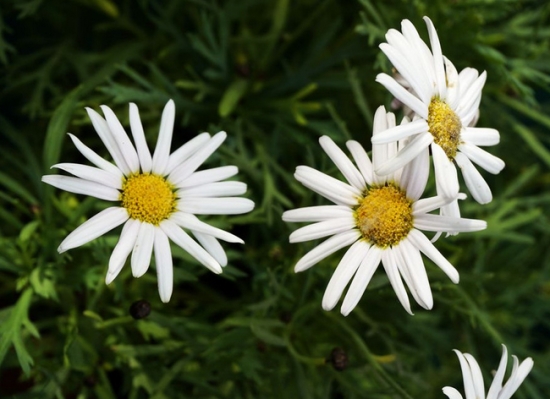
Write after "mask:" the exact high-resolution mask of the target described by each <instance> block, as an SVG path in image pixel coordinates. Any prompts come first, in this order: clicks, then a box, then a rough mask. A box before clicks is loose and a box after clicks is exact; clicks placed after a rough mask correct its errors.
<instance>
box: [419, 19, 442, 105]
mask: <svg viewBox="0 0 550 399" xmlns="http://www.w3.org/2000/svg"><path fill="white" fill-rule="evenodd" d="M424 22H426V26H427V27H428V35H429V36H430V45H431V47H432V54H433V60H434V71H435V79H436V82H437V90H438V93H439V97H440V98H446V97H447V82H446V79H445V70H444V69H443V54H442V52H441V44H440V43H439V37H438V36H437V32H436V31H435V27H434V25H433V23H432V20H431V19H430V18H428V17H424Z"/></svg>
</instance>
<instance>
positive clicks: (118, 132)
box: [101, 105, 139, 173]
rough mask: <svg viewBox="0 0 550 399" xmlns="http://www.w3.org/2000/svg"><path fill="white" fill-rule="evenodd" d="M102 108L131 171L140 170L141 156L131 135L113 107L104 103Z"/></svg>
mask: <svg viewBox="0 0 550 399" xmlns="http://www.w3.org/2000/svg"><path fill="white" fill-rule="evenodd" d="M101 109H102V110H103V115H105V120H106V121H107V125H108V126H109V130H110V131H111V134H112V136H113V138H114V140H115V142H116V144H117V146H118V148H119V149H120V152H121V153H122V156H123V158H124V160H125V161H126V165H128V167H129V168H130V172H131V173H137V172H139V158H138V155H137V152H136V149H135V148H134V145H133V144H132V142H131V141H130V137H128V135H127V134H126V131H125V130H124V128H123V127H122V125H121V124H120V121H119V120H118V118H117V117H116V115H115V113H114V112H113V111H112V110H111V108H109V107H107V106H106V105H102V106H101Z"/></svg>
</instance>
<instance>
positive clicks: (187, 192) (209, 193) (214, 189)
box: [176, 181, 246, 198]
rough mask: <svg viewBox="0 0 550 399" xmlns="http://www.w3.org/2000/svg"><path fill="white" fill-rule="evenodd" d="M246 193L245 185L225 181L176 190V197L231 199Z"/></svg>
mask: <svg viewBox="0 0 550 399" xmlns="http://www.w3.org/2000/svg"><path fill="white" fill-rule="evenodd" d="M245 192H246V183H241V182H239V181H226V182H217V183H209V184H203V185H201V186H195V187H191V188H183V189H181V190H178V191H177V193H176V195H177V196H178V197H180V198H190V197H231V196H236V195H242V194H244V193H245Z"/></svg>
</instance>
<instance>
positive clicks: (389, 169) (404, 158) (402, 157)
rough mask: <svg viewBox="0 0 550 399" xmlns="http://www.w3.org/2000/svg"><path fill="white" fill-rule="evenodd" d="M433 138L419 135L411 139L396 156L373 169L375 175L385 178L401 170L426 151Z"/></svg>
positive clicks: (425, 134) (429, 135) (428, 134)
mask: <svg viewBox="0 0 550 399" xmlns="http://www.w3.org/2000/svg"><path fill="white" fill-rule="evenodd" d="M433 141H434V137H433V136H432V135H431V134H430V133H424V134H419V135H418V136H416V137H415V138H414V139H412V140H411V141H410V142H409V143H408V144H407V145H406V146H405V148H403V149H402V150H401V151H399V152H398V153H397V155H396V156H395V157H393V158H391V159H388V160H387V161H386V162H384V163H383V164H382V165H380V166H379V167H378V168H376V169H375V173H376V174H377V175H381V176H385V175H388V174H390V173H393V172H395V171H397V170H399V169H402V168H403V167H404V166H405V165H407V164H408V163H410V162H411V161H412V160H413V159H415V158H416V157H417V156H418V155H420V154H421V153H422V152H423V151H425V150H427V149H428V147H429V146H430V144H431V143H433Z"/></svg>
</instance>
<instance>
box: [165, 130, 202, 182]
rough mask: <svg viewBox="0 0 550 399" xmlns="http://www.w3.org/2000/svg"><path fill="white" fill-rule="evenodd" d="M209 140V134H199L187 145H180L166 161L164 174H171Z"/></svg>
mask: <svg viewBox="0 0 550 399" xmlns="http://www.w3.org/2000/svg"><path fill="white" fill-rule="evenodd" d="M209 140H210V134H208V133H201V134H199V135H198V136H195V137H193V138H192V139H191V140H189V141H188V142H187V143H185V144H184V145H182V146H181V147H180V148H178V149H177V150H176V151H174V152H173V153H172V154H171V155H170V158H169V159H168V166H167V167H166V172H165V173H166V174H170V173H172V171H173V170H174V169H175V168H176V167H178V166H179V165H180V164H181V163H182V162H183V161H185V160H186V159H187V158H189V157H190V156H191V155H192V154H193V153H194V152H195V151H197V150H198V149H199V148H200V147H202V146H203V145H204V144H205V143H206V142H208V141H209Z"/></svg>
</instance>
